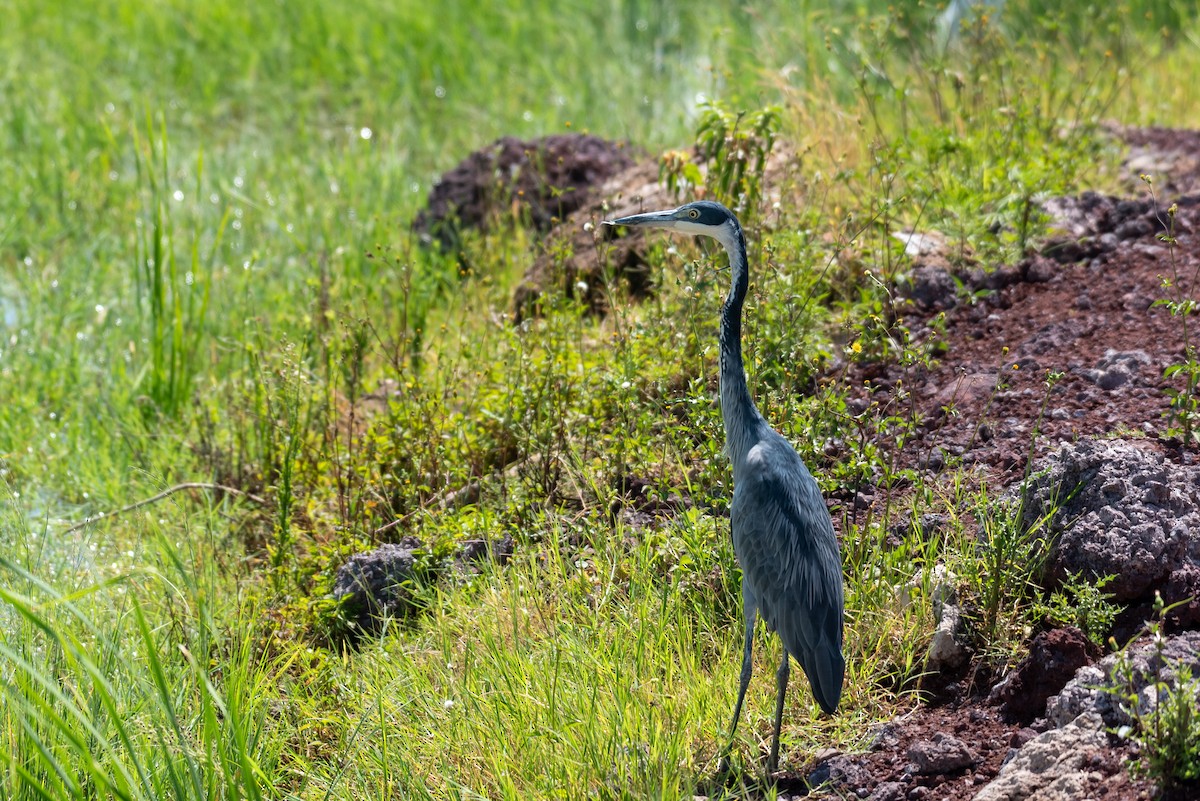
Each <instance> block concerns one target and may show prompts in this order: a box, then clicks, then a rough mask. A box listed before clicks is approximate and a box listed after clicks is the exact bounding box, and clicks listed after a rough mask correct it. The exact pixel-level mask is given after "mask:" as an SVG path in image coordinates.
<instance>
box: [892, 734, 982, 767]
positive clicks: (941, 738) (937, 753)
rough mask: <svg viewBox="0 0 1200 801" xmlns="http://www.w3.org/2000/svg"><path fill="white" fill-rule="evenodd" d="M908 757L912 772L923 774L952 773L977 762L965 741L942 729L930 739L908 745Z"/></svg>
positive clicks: (977, 759)
mask: <svg viewBox="0 0 1200 801" xmlns="http://www.w3.org/2000/svg"><path fill="white" fill-rule="evenodd" d="M908 759H909V761H910V762H912V764H913V769H914V772H915V773H920V774H924V775H940V774H943V773H953V772H954V771H956V770H962V769H963V768H969V767H971V766H972V765H975V764H976V763H978V762H979V758H978V757H977V756H975V754H974V752H972V751H971V749H970V748H968V747H967V744H966V743H964V742H963V741H962V740H960V739H958V738H957V737H954V736H953V735H950V734H946V733H945V732H942V731H940V732H938V733H937V734H935V735H934V736H933V739H932V740H920V741H918V742H915V743H913V744H912V745H911V746H909V749H908Z"/></svg>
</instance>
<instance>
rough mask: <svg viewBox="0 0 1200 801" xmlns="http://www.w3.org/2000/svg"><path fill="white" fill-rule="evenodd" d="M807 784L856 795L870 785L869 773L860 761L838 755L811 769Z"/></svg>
mask: <svg viewBox="0 0 1200 801" xmlns="http://www.w3.org/2000/svg"><path fill="white" fill-rule="evenodd" d="M807 782H808V785H809V786H810V787H821V786H827V787H830V788H840V789H842V790H848V791H850V792H851V793H857V791H858V790H859V789H861V788H865V787H866V786H868V785H869V784H870V783H871V771H870V770H869V769H868V768H867V767H866V765H864V764H863V763H862V761H861V760H859V759H856V758H854V757H852V756H847V755H845V754H838V755H836V756H832V757H830V758H829V759H826V760H824V761H822V762H821V763H820V764H818V765H817V766H816V767H815V768H813V770H812V772H811V773H809V774H808V778H807Z"/></svg>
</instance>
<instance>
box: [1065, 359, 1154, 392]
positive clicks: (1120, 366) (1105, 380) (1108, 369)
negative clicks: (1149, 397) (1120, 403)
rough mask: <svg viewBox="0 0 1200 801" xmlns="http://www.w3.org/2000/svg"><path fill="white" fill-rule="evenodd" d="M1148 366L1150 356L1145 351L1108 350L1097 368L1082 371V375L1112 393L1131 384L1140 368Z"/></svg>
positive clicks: (1097, 363)
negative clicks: (1130, 381)
mask: <svg viewBox="0 0 1200 801" xmlns="http://www.w3.org/2000/svg"><path fill="white" fill-rule="evenodd" d="M1148 364H1150V356H1149V355H1147V353H1146V352H1145V351H1144V350H1131V351H1117V350H1108V351H1107V352H1105V354H1104V356H1103V357H1102V358H1101V359H1100V361H1098V362H1096V366H1095V368H1093V369H1090V370H1080V373H1081V374H1082V375H1083V376H1085V377H1086V378H1087V379H1088V380H1090V381H1092V382H1093V383H1095V384H1096V386H1098V387H1100V389H1103V390H1106V391H1108V392H1111V391H1113V390H1114V389H1116V388H1117V387H1120V386H1124V385H1125V384H1127V383H1129V380H1130V379H1131V378H1133V376H1134V375H1136V374H1137V373H1138V370H1139V368H1141V367H1143V366H1145V365H1148Z"/></svg>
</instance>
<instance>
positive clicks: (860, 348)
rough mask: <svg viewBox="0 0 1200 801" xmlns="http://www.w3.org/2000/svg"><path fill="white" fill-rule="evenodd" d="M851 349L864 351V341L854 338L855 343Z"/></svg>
mask: <svg viewBox="0 0 1200 801" xmlns="http://www.w3.org/2000/svg"><path fill="white" fill-rule="evenodd" d="M850 350H852V351H854V352H855V353H862V343H861V342H859V341H858V340H857V339H856V340H854V344H853V345H851V346H850Z"/></svg>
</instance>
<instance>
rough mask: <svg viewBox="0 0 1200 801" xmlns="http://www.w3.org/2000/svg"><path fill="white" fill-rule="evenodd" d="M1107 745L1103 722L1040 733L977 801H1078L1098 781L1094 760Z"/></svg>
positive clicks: (1079, 723) (1091, 721)
mask: <svg viewBox="0 0 1200 801" xmlns="http://www.w3.org/2000/svg"><path fill="white" fill-rule="evenodd" d="M1106 744H1107V741H1106V738H1105V735H1104V733H1103V731H1101V729H1100V721H1099V719H1098V718H1095V719H1087V718H1085V719H1083V720H1080V721H1075V722H1072V723H1070V724H1068V725H1066V726H1064V727H1063V728H1060V729H1051V730H1050V731H1047V732H1044V733H1042V734H1039V735H1038V736H1037V737H1034V738H1033V739H1032V740H1030V741H1029V742H1027V743H1026V744H1025V745H1024V746H1023V747H1022V748H1021V749H1020V750H1019V751H1016V752H1014V753H1013V754H1012V756H1011V758H1010V759H1009V760H1008V761H1007V762H1006V763H1005V764H1004V766H1003V767H1001V768H1000V773H999V774H998V775H997V776H996V778H995V779H993V780H992V781H991V782H990V783H988V784H987V785H986V786H985V787H984V788H983V789H982V790H980V791H979V793H978V794H976V796H975V801H1075V799H1079V798H1084V797H1086V792H1085V789H1086V787H1087V785H1088V784H1090V783H1091V782H1092V780H1093V779H1094V778H1095V777H1094V776H1092V774H1091V772H1090V771H1089V770H1088V769H1087V768H1088V765H1089V764H1090V763H1091V757H1092V755H1093V754H1095V753H1096V752H1098V751H1100V750H1101V749H1103V748H1104V747H1105V745H1106Z"/></svg>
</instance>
